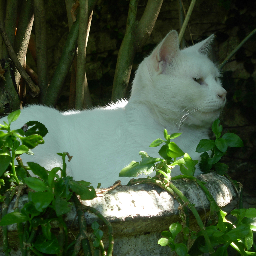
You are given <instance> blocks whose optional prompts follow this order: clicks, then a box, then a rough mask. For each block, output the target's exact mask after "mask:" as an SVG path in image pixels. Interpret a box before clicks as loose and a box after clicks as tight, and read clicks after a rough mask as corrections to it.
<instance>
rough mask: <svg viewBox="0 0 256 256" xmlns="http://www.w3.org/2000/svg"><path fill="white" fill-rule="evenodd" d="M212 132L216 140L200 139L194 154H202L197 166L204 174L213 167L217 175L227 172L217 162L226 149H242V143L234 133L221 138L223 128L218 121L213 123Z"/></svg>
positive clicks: (223, 165)
mask: <svg viewBox="0 0 256 256" xmlns="http://www.w3.org/2000/svg"><path fill="white" fill-rule="evenodd" d="M212 131H213V133H214V135H215V137H216V139H215V140H210V139H202V140H200V142H199V144H198V146H197V148H196V152H198V153H202V152H204V153H203V154H201V161H200V163H199V165H200V168H201V170H202V171H203V172H204V173H207V172H209V171H210V170H211V169H212V168H213V167H215V168H214V169H215V170H216V171H217V173H219V174H224V173H226V172H227V169H228V167H227V165H226V164H223V163H218V162H219V161H220V159H221V158H222V157H223V156H224V155H225V153H226V151H227V149H228V147H243V141H242V140H241V139H240V137H239V136H238V135H236V134H234V133H225V134H224V135H223V136H221V134H222V131H223V127H222V125H220V120H219V119H217V120H215V121H214V122H213V124H212ZM209 153H210V154H209Z"/></svg>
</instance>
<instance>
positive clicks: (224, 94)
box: [218, 90, 227, 100]
mask: <svg viewBox="0 0 256 256" xmlns="http://www.w3.org/2000/svg"><path fill="white" fill-rule="evenodd" d="M226 95H227V92H226V90H225V91H223V92H220V93H218V98H220V99H222V100H225V99H226Z"/></svg>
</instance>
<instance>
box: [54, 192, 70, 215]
mask: <svg viewBox="0 0 256 256" xmlns="http://www.w3.org/2000/svg"><path fill="white" fill-rule="evenodd" d="M53 207H54V210H55V212H56V214H57V216H61V215H63V214H66V213H68V212H69V211H70V207H71V205H70V203H69V202H67V200H65V199H63V198H61V197H56V199H55V200H54V201H53Z"/></svg>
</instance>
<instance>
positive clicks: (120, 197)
mask: <svg viewBox="0 0 256 256" xmlns="http://www.w3.org/2000/svg"><path fill="white" fill-rule="evenodd" d="M199 178H200V180H201V181H203V182H205V185H206V187H207V188H208V190H209V192H210V193H211V194H212V196H213V197H214V199H215V200H216V202H217V203H218V205H219V206H220V207H224V206H227V205H229V204H230V203H231V201H232V200H234V199H235V197H236V193H235V190H234V188H233V186H232V184H231V182H230V181H229V180H227V179H226V178H225V177H223V176H219V175H216V174H214V173H209V174H205V175H201V176H200V177H199ZM173 183H175V185H176V186H177V188H179V189H180V190H181V191H182V192H183V194H184V195H185V196H186V197H187V198H188V199H189V200H190V202H191V203H192V204H194V205H195V207H196V208H197V210H198V211H199V212H200V213H201V216H202V218H205V217H206V216H207V213H208V212H209V202H208V200H207V198H206V196H205V194H204V192H203V191H202V190H201V189H200V187H198V185H197V184H195V183H194V182H191V181H188V180H178V181H173ZM24 202H26V197H24V198H23V203H22V201H20V207H21V206H22V204H24ZM82 203H83V204H84V205H87V206H92V207H94V208H96V209H97V210H98V211H100V212H101V214H102V215H103V216H105V217H106V219H107V220H109V221H110V222H111V224H112V226H113V231H114V238H115V244H114V255H117V256H122V255H133V256H144V255H145V256H146V255H154V256H157V255H172V254H171V252H170V250H169V248H167V247H161V246H160V245H158V244H157V241H158V239H159V238H160V237H161V231H163V230H168V227H169V225H170V224H171V223H173V222H177V221H180V218H179V211H180V210H182V207H180V205H179V203H178V202H177V200H176V199H175V198H173V196H172V195H170V194H169V193H168V192H166V191H164V190H162V189H161V188H159V187H156V186H152V185H149V184H140V185H134V186H119V187H117V188H116V189H114V190H111V191H109V192H108V193H106V194H105V195H103V196H101V197H97V198H95V199H93V200H90V201H83V202H82ZM13 204H14V202H13ZM13 204H12V205H11V206H10V209H9V211H11V209H12V207H13ZM230 210H232V209H231V208H230V209H229V211H230ZM85 216H86V219H87V223H88V225H90V224H91V223H92V222H94V221H98V222H99V223H101V224H102V222H101V221H99V219H98V218H97V217H96V216H95V215H94V214H92V213H85ZM66 221H67V223H68V225H70V226H71V225H73V227H75V229H78V224H77V222H76V212H75V209H74V208H73V209H72V211H71V212H70V213H69V214H68V215H67V217H66ZM190 223H191V228H194V229H196V223H195V221H194V220H193V217H192V216H191V219H190ZM9 230H10V231H14V230H15V226H12V227H10V228H9ZM102 230H103V232H104V236H105V237H104V239H103V240H104V244H105V245H107V244H108V242H107V233H108V231H107V228H106V227H105V226H103V227H102ZM0 255H2V254H1V253H0Z"/></svg>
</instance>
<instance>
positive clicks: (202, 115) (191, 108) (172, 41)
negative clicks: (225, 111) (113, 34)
mask: <svg viewBox="0 0 256 256" xmlns="http://www.w3.org/2000/svg"><path fill="white" fill-rule="evenodd" d="M213 38H214V36H213V35H212V36H210V37H208V38H207V39H205V40H204V41H202V42H199V43H197V44H195V45H193V46H191V47H188V48H186V49H184V50H180V49H179V39H178V33H177V32H176V31H171V32H169V33H168V34H167V36H166V37H165V38H164V39H163V40H162V42H160V43H159V44H158V45H157V47H156V48H155V49H154V51H153V52H152V53H151V55H149V56H148V57H147V58H145V59H144V61H143V62H142V63H141V65H140V67H139V68H138V71H137V74H136V77H135V79H134V84H133V89H132V96H131V98H133V97H135V98H136V97H137V100H140V101H143V102H144V103H145V104H147V105H148V107H149V108H150V109H151V111H152V113H155V117H156V118H158V119H161V120H160V121H161V122H162V123H166V122H167V123H170V122H172V123H173V122H175V123H176V124H177V125H178V126H182V125H196V126H209V125H210V124H211V123H212V122H213V121H214V120H215V119H216V118H218V116H219V114H220V111H221V109H222V108H223V106H224V105H225V102H226V90H225V89H224V88H223V87H222V85H221V82H220V78H219V77H220V73H219V70H218V69H217V67H216V66H215V65H214V63H213V62H212V61H211V60H210V59H209V58H208V56H207V52H208V48H209V47H210V44H211V42H212V41H213ZM136 94H137V95H136Z"/></svg>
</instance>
